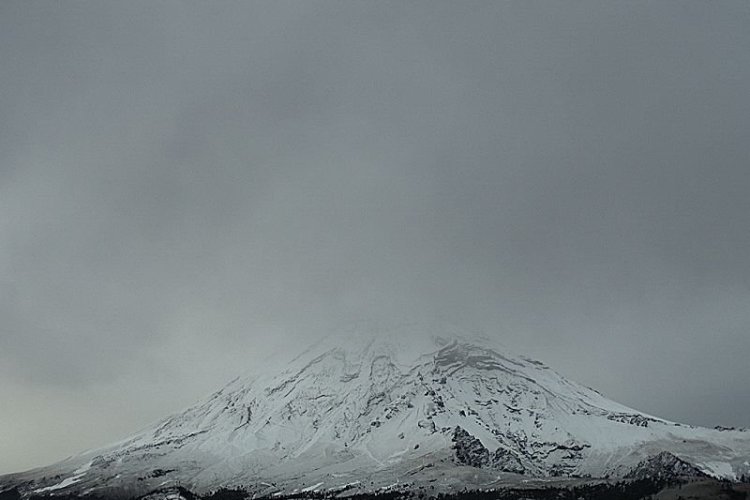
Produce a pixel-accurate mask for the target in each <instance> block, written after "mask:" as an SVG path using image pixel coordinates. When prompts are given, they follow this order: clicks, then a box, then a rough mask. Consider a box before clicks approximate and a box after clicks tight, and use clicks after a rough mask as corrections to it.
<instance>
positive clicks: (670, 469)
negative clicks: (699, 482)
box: [625, 451, 708, 479]
mask: <svg viewBox="0 0 750 500" xmlns="http://www.w3.org/2000/svg"><path fill="white" fill-rule="evenodd" d="M625 477H626V478H629V479H678V478H689V479H699V478H706V477H708V475H707V474H706V473H704V472H703V471H701V470H700V469H698V468H697V467H695V466H694V465H693V464H691V463H688V462H686V461H684V460H682V459H681V458H678V457H676V456H675V455H673V454H671V453H669V452H668V451H663V452H661V453H659V454H658V455H654V456H653V457H650V458H648V459H646V460H644V461H642V462H640V463H639V464H638V465H636V466H635V467H633V469H631V471H630V472H628V473H627V474H626V475H625Z"/></svg>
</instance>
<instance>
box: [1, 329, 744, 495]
mask: <svg viewBox="0 0 750 500" xmlns="http://www.w3.org/2000/svg"><path fill="white" fill-rule="evenodd" d="M362 330H365V332H364V333H363V332H362ZM368 330H372V329H368V328H364V329H354V330H352V331H347V332H344V333H343V334H340V335H335V336H331V337H328V338H327V339H325V340H323V341H322V342H319V343H317V344H316V345H314V346H312V347H311V348H310V349H308V350H307V351H305V352H303V353H302V354H301V355H299V356H297V357H296V358H294V359H293V360H292V361H291V362H290V363H288V364H284V365H282V366H270V367H265V368H264V369H261V370H256V373H255V375H252V376H249V377H244V378H238V379H236V380H234V381H232V382H231V383H229V384H228V385H227V386H226V387H224V388H223V389H221V390H219V391H218V392H216V393H215V394H213V395H212V396H210V397H209V398H208V399H207V400H206V401H204V402H202V403H199V404H197V405H196V406H193V407H192V408H189V409H187V410H185V411H183V412H181V413H178V414H176V415H173V416H171V417H169V418H167V419H165V420H163V421H162V422H160V423H158V424H157V425H155V426H153V427H152V428H149V429H147V430H145V431H142V432H140V433H138V434H136V435H135V436H133V437H131V438H129V439H126V440H124V441H122V442H119V443H116V444H114V445H112V446H109V447H107V448H104V449H100V450H96V451H91V452H87V453H85V454H83V455H80V456H78V457H74V458H70V459H68V460H66V461H63V462H61V463H58V464H55V465H53V466H50V467H46V468H42V469H37V470H34V471H30V472H27V473H22V474H16V475H12V476H6V477H4V478H0V490H2V489H3V485H6V486H7V485H17V486H19V489H20V491H21V492H22V493H23V494H31V493H37V494H44V493H49V494H58V493H91V492H106V491H110V490H111V491H114V490H118V489H119V490H122V489H125V490H128V491H138V492H140V491H142V492H146V491H149V490H151V489H154V488H157V487H163V486H165V485H181V486H185V487H187V488H190V489H191V490H194V491H198V492H206V491H210V490H212V489H216V488H219V487H232V486H241V487H244V488H247V489H248V490H251V491H253V492H255V493H257V494H258V495H273V494H282V493H291V492H294V491H303V492H304V491H323V490H329V491H337V490H342V489H356V490H360V491H374V490H377V489H383V488H393V487H396V486H397V485H401V487H409V486H414V485H420V484H421V485H425V484H433V485H434V484H437V485H440V486H442V487H448V488H463V487H468V488H471V487H484V486H487V485H491V484H496V483H497V482H512V481H518V480H519V479H521V478H530V477H532V478H548V477H552V476H576V477H578V476H580V477H626V476H628V474H631V477H632V475H633V474H640V475H642V474H646V473H648V471H645V472H644V467H650V465H649V464H657V465H658V466H659V467H660V470H659V471H656V472H657V473H659V474H663V473H664V470H662V469H664V467H666V466H665V465H664V464H667V465H669V464H679V466H680V467H673V469H674V470H675V471H677V470H678V469H679V471H685V470H689V471H692V472H693V473H695V474H702V475H708V476H715V477H721V478H728V479H733V478H735V477H739V475H740V474H747V473H748V472H749V469H750V467H748V460H749V459H750V433H747V432H743V431H734V430H723V431H720V430H710V429H705V428H699V427H692V426H688V425H682V424H678V423H674V422H669V421H666V420H663V419H660V418H657V417H653V416H650V415H646V414H644V413H641V412H638V411H636V410H633V409H631V408H628V407H626V406H623V405H621V404H618V403H615V402H613V401H611V400H608V399H607V398H605V397H603V396H602V395H601V394H599V393H598V392H596V391H595V390H593V389H590V388H587V387H584V386H581V385H579V384H576V383H574V382H571V381H569V380H566V379H565V378H564V377H562V376H561V375H559V374H558V373H556V372H555V371H553V370H552V369H550V368H549V367H547V366H546V365H544V364H543V363H541V362H539V361H534V360H532V359H529V358H526V357H522V356H514V355H510V354H509V353H508V352H507V350H506V349H505V348H503V347H502V346H500V345H498V344H497V343H496V342H494V341H492V340H491V339H487V338H480V337H475V336H471V335H466V334H463V333H459V332H457V331H453V330H450V329H447V328H442V329H440V330H439V333H436V331H437V330H431V329H427V331H420V329H419V328H416V327H414V326H411V325H406V326H402V327H399V328H395V329H391V330H390V331H388V332H383V331H378V330H373V331H368ZM653 457H659V458H658V459H657V460H654V459H653ZM665 457H667V459H665ZM670 467H671V466H670ZM634 471H635V472H634Z"/></svg>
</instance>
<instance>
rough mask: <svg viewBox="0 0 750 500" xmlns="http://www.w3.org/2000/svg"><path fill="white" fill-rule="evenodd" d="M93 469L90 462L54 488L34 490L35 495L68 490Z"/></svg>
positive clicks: (53, 486)
mask: <svg viewBox="0 0 750 500" xmlns="http://www.w3.org/2000/svg"><path fill="white" fill-rule="evenodd" d="M89 469H91V462H88V463H87V464H86V465H83V466H81V467H79V468H78V469H76V470H75V471H74V472H73V474H74V475H73V476H71V477H68V478H65V479H63V480H62V481H60V482H59V483H57V484H54V485H52V486H47V487H46V488H39V489H37V490H34V493H43V492H45V491H55V490H61V489H63V488H67V487H68V486H72V485H74V484H76V483H77V482H78V481H80V480H81V478H82V477H83V476H84V475H85V474H86V472H88V471H89Z"/></svg>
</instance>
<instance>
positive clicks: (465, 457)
mask: <svg viewBox="0 0 750 500" xmlns="http://www.w3.org/2000/svg"><path fill="white" fill-rule="evenodd" d="M453 449H454V450H455V452H456V460H458V461H459V462H460V463H462V464H465V465H470V466H471V467H487V466H488V465H490V451H489V450H488V449H487V448H485V447H484V445H483V444H482V442H481V441H480V440H479V439H477V438H475V437H474V436H472V435H471V434H469V433H468V432H466V431H465V430H464V429H463V428H462V427H461V426H456V428H455V429H454V431H453Z"/></svg>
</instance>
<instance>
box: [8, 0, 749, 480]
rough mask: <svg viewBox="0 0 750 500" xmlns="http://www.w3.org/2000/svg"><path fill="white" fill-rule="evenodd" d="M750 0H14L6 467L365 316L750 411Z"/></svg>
mask: <svg viewBox="0 0 750 500" xmlns="http://www.w3.org/2000/svg"><path fill="white" fill-rule="evenodd" d="M748 26H750V4H748V3H747V2H741V1H737V2H733V1H726V2H720V3H715V2H714V3H706V2H698V1H693V2H691V1H681V2H668V1H661V2H584V1H580V2H534V1H532V2H527V1H523V2H522V1H518V2H471V1H468V2H466V1H463V2H453V3H442V2H437V1H421V2H420V1H412V2H387V1H378V2H367V3H365V2H334V1H330V2H316V1H309V0H304V1H302V0H300V1H297V2H284V1H281V2H279V1H274V2H270V1H269V2H237V3H234V2H211V3H199V2H177V1H163V2H156V3H154V2H137V1H129V2H111V1H110V2H51V1H32V2H28V1H5V2H3V3H2V5H1V6H0V67H1V68H2V71H1V72H0V401H2V403H0V450H2V453H0V472H3V473H4V472H12V471H17V470H22V469H27V468H30V467H35V466H41V465H45V464H47V463H50V462H53V461H55V460H58V459H61V458H63V457H65V456H67V455H70V454H74V453H77V452H80V451H83V450H84V449H86V448H89V447H96V446H101V445H104V444H107V443H109V442H112V441H115V440H117V439H119V438H122V437H125V436H127V435H128V434H129V433H131V432H132V431H135V430H137V429H139V428H141V427H144V426H145V425H147V424H149V423H150V422H152V421H154V420H156V419H158V418H161V417H162V416H165V415H167V414H169V413H170V412H174V411H177V410H179V409H181V408H183V407H185V406H187V405H189V404H191V403H193V402H194V401H196V400H198V399H200V398H201V397H203V396H205V395H206V394H208V393H209V392H212V391H213V390H215V389H217V388H218V387H220V386H221V385H222V384H224V383H225V382H227V381H229V380H230V379H232V378H234V377H235V376H236V375H238V374H239V373H241V372H242V371H244V370H246V369H247V368H248V367H251V366H253V365H254V364H255V363H258V362H259V361H261V360H263V359H265V358H266V357H268V356H269V355H271V354H272V353H274V352H279V351H296V350H298V349H300V348H301V347H303V346H304V345H305V344H307V343H309V342H312V341H314V339H316V338H318V337H319V336H321V335H323V334H324V333H326V332H328V331H330V330H331V329H335V328H337V327H339V325H341V324H343V323H346V322H348V321H352V320H357V319H361V318H365V319H375V320H385V321H392V320H393V319H394V318H409V319H410V320H415V319H416V320H422V319H425V320H433V319H434V318H436V317H437V318H444V319H445V320H446V321H450V322H452V323H455V324H459V325H462V326H463V327H466V328H469V329H475V330H482V331H484V332H485V333H486V334H490V335H496V336H499V337H501V338H503V339H504V341H505V343H506V344H508V345H510V346H512V347H513V348H514V349H515V350H517V351H521V352H524V353H527V354H529V355H531V356H534V357H537V358H540V359H542V360H544V361H545V362H546V363H547V364H549V365H550V366H552V367H554V368H556V369H557V370H558V371H560V372H562V373H563V374H564V375H566V376H568V377H570V378H572V379H574V380H577V381H579V382H581V383H584V384H586V385H589V386H592V387H594V388H596V389H598V390H599V391H601V392H602V393H604V394H605V395H607V396H608V397H610V398H612V399H614V400H617V401H619V402H621V403H624V404H627V405H629V406H632V407H635V408H637V409H639V410H642V411H645V412H648V413H651V414H654V415H657V416H660V417H664V418H668V419H671V420H676V421H680V422H686V423H691V424H697V425H706V426H714V425H726V426H729V425H734V426H750V384H748V373H749V372H748V361H747V360H748V357H749V355H750V286H749V285H750V254H749V253H748V248H750V231H748V228H749V227H750V223H749V222H750V196H749V193H750V141H748V137H750V99H749V98H748V89H749V88H750V81H749V80H750V30H748V29H747V27H748Z"/></svg>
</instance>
